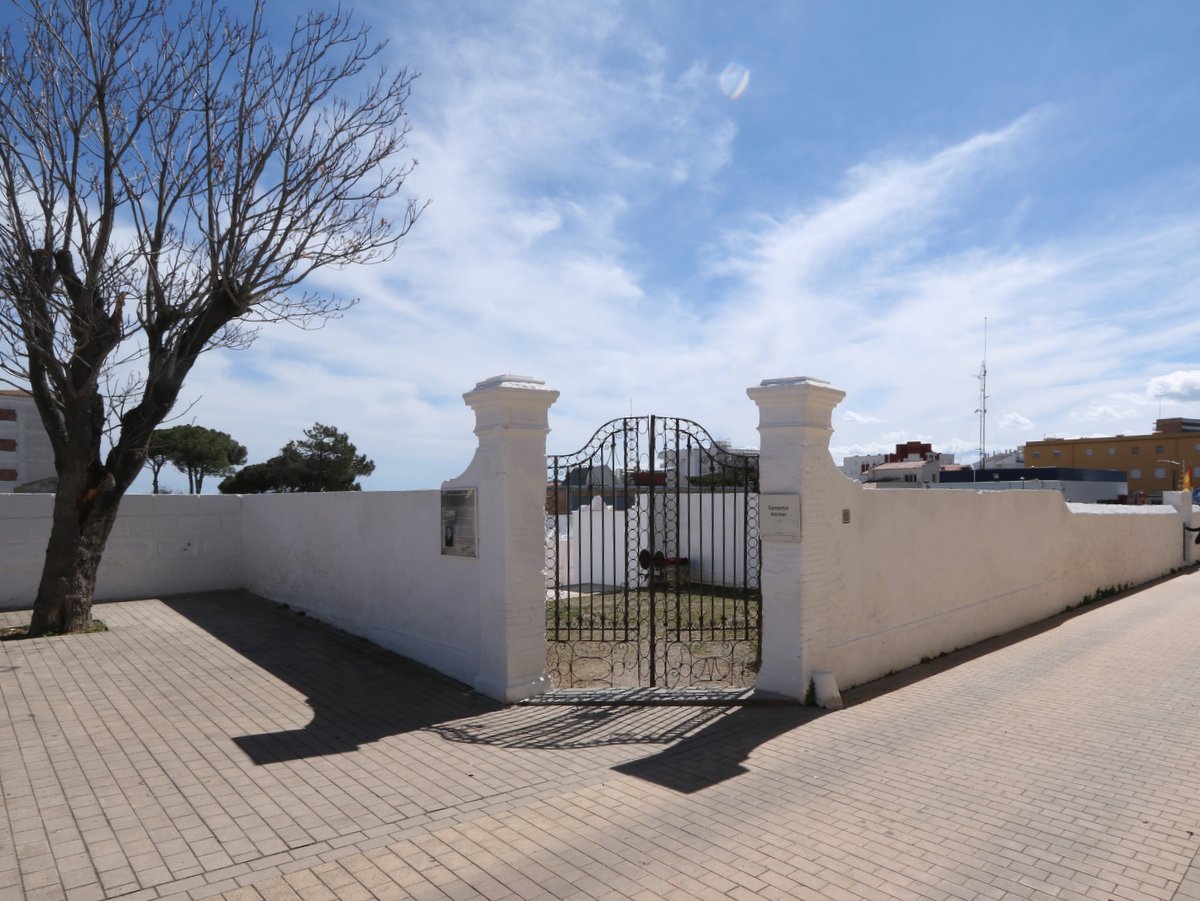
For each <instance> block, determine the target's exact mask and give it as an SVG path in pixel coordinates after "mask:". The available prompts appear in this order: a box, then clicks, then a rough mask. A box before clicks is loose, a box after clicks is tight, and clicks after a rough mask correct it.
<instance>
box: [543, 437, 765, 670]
mask: <svg viewBox="0 0 1200 901" xmlns="http://www.w3.org/2000/svg"><path fill="white" fill-rule="evenodd" d="M547 464H548V472H547V499H546V509H547V544H546V564H547V566H546V637H547V641H548V658H547V663H548V668H549V671H550V674H551V676H552V677H553V679H554V681H555V684H556V685H557V686H558V687H560V688H598V687H611V688H632V687H640V686H646V687H654V688H697V687H704V688H726V687H728V688H742V687H748V686H751V685H753V684H754V682H755V679H756V677H757V673H758V667H759V662H760V660H761V628H762V627H761V619H762V592H761V590H760V587H759V570H760V565H761V555H760V549H759V534H758V456H757V455H756V454H753V453H743V452H737V451H734V450H732V449H731V448H729V447H728V446H727V445H725V444H722V443H719V442H716V441H714V440H713V439H712V437H711V436H710V435H709V434H708V433H707V432H706V431H705V430H704V429H703V428H701V427H700V426H699V425H697V424H696V423H694V422H691V421H690V420H687V419H679V418H677V417H669V416H639V417H633V416H631V417H626V418H622V419H614V420H612V421H611V422H609V423H606V424H605V425H604V426H602V427H601V428H600V429H599V430H598V431H597V432H596V434H595V435H593V436H592V438H591V440H590V441H589V442H588V443H587V444H586V445H585V446H584V447H583V448H581V449H580V450H579V451H577V452H575V453H573V454H560V455H555V456H550V457H549V458H548V460H547Z"/></svg>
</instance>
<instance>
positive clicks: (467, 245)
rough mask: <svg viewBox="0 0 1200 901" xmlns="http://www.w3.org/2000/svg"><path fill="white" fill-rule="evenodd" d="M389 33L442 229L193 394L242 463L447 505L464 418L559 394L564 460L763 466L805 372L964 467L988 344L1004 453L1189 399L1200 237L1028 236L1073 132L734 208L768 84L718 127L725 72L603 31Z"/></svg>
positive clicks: (977, 136) (436, 22) (489, 15)
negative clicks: (347, 474)
mask: <svg viewBox="0 0 1200 901" xmlns="http://www.w3.org/2000/svg"><path fill="white" fill-rule="evenodd" d="M379 14H380V16H381V22H382V21H386V19H385V18H383V17H385V16H386V15H390V14H391V13H390V11H389V12H384V11H382V7H381V11H380V13H379ZM397 15H398V16H401V17H402V18H401V19H399V20H397V22H396V24H395V25H394V28H395V30H396V32H397V34H403V40H401V41H400V42H398V44H397V46H398V48H399V50H400V51H401V52H403V53H410V54H412V57H413V58H412V60H411V61H412V62H413V64H414V66H415V67H416V68H418V69H421V70H422V71H423V75H422V77H421V79H420V80H419V81H418V82H417V85H416V94H415V95H414V105H413V125H414V131H413V147H412V154H413V155H414V156H416V157H417V158H419V159H420V160H421V165H420V167H419V168H418V170H417V174H416V176H414V178H413V179H412V181H411V182H410V187H411V188H412V190H413V192H414V193H415V194H417V195H419V196H422V197H428V198H431V199H432V201H433V202H432V205H431V206H430V207H429V209H428V211H427V212H426V214H425V215H424V216H423V217H422V219H421V221H420V222H419V223H418V225H417V227H416V228H415V229H414V231H413V232H412V234H411V235H410V236H409V238H408V239H407V240H406V242H405V244H404V246H403V247H402V248H401V249H400V252H399V254H398V255H397V257H396V259H395V260H394V261H393V262H391V263H389V264H387V265H385V266H377V267H372V268H358V269H351V270H347V271H346V272H343V273H339V274H338V275H337V276H336V279H334V278H330V279H327V280H326V281H324V282H322V283H321V287H323V288H326V289H329V290H336V291H338V292H339V293H342V294H348V295H355V296H360V297H362V298H363V303H362V304H361V305H360V306H358V307H357V308H355V309H354V310H352V311H351V312H350V313H349V314H348V315H347V316H346V317H345V318H343V319H341V320H339V321H336V322H334V323H331V324H329V326H328V327H327V328H326V329H325V330H323V331H321V332H318V333H315V334H313V333H301V332H297V331H294V330H289V329H286V328H276V329H271V330H268V331H267V332H265V333H264V335H263V337H262V338H261V339H260V342H259V344H258V345H256V347H255V348H254V349H253V350H252V351H251V352H250V353H249V354H222V355H219V356H216V355H214V356H213V357H212V358H210V359H209V360H206V361H204V363H202V364H201V366H200V367H198V369H197V371H196V373H195V378H194V379H193V380H192V381H191V382H189V390H191V391H192V392H193V393H194V394H199V395H203V396H204V400H203V401H202V402H201V403H200V404H198V405H197V408H196V410H195V416H196V418H197V421H200V422H203V423H204V424H206V425H211V426H213V427H215V428H222V429H225V430H226V431H230V432H231V433H232V434H234V435H235V437H238V438H239V440H241V441H242V442H243V443H246V444H247V445H249V446H250V448H251V457H252V458H258V457H262V456H266V455H268V454H270V453H273V452H274V451H275V450H276V449H278V447H279V446H280V445H281V444H283V443H284V442H285V441H286V440H287V439H288V438H291V437H296V436H297V435H298V434H299V431H300V429H301V428H303V427H304V426H306V425H308V424H311V422H312V421H313V420H315V419H320V420H322V421H327V422H331V423H333V424H335V425H337V426H339V427H340V428H343V429H344V430H346V431H348V432H349V433H350V435H351V438H352V439H354V440H355V441H356V442H357V443H358V444H359V446H360V449H361V450H363V451H365V452H366V453H368V454H369V455H371V456H373V457H374V458H375V459H376V461H377V462H378V463H379V464H380V466H379V469H378V470H377V475H376V476H375V477H373V479H372V480H371V481H372V482H373V483H374V487H388V486H404V487H410V486H429V485H435V484H437V483H438V482H439V481H440V480H441V479H443V478H447V477H450V476H453V475H455V474H457V472H458V470H459V469H461V468H462V466H465V465H466V463H467V461H468V460H469V458H470V452H471V449H472V448H473V445H474V437H473V435H472V434H471V427H472V422H471V414H470V411H468V410H467V409H466V408H465V407H464V406H463V404H462V401H461V397H460V395H461V394H462V392H464V391H466V390H468V389H469V388H470V387H471V386H472V384H473V383H474V382H475V381H477V380H478V379H482V378H485V377H487V376H490V375H494V374H497V373H501V372H516V373H519V374H526V375H531V376H535V377H540V378H544V379H546V381H547V382H548V383H549V384H550V385H551V386H552V387H554V388H557V389H559V390H560V391H561V392H562V399H561V400H560V401H559V403H558V405H557V406H556V408H555V409H554V410H553V411H552V426H553V429H554V431H553V433H552V435H551V446H552V448H553V449H556V450H560V451H565V450H570V449H573V448H574V447H577V446H579V445H581V444H582V443H583V442H584V440H585V439H586V438H587V437H588V436H589V435H590V434H591V432H592V431H593V430H594V429H595V428H596V427H597V426H598V425H599V424H600V423H601V422H603V421H604V420H605V419H608V418H612V417H615V416H619V415H626V414H628V413H629V412H630V410H631V409H632V410H633V411H634V412H639V413H640V412H650V411H652V410H653V411H656V412H661V413H667V414H677V415H684V416H688V417H691V418H694V419H697V420H698V421H700V422H702V423H704V424H705V425H706V426H708V427H709V428H710V430H711V431H713V432H714V433H715V434H716V436H717V437H720V438H729V439H731V440H733V441H735V442H736V443H738V444H743V445H746V444H754V443H755V442H756V440H757V436H756V434H755V426H756V424H757V422H756V414H755V411H754V408H753V404H751V403H750V402H749V401H748V399H747V398H746V397H745V393H744V389H745V387H746V386H749V385H752V384H757V383H758V382H759V381H760V380H761V379H763V378H766V377H776V376H787V375H800V374H806V375H813V376H817V377H821V378H825V379H828V380H830V381H831V382H832V383H833V384H834V385H836V386H837V387H839V388H842V389H844V390H846V391H847V392H848V397H847V401H846V405H847V406H846V409H845V411H844V412H843V413H841V414H840V415H839V416H838V419H837V427H838V431H837V433H836V434H835V436H834V442H833V443H834V445H835V447H836V448H837V449H838V450H839V451H840V452H845V453H854V452H857V453H870V452H880V451H890V450H891V449H892V447H891V445H892V444H894V443H895V442H896V441H902V440H909V439H918V438H921V437H922V436H924V438H925V440H930V441H932V442H933V443H934V444H935V446H936V447H937V448H938V449H939V450H944V451H948V452H953V453H956V454H959V455H960V458H961V457H962V456H967V455H969V454H970V453H971V452H972V451H973V450H977V445H978V443H979V442H978V416H977V414H976V412H975V411H976V410H977V409H978V408H979V406H980V397H979V392H980V387H981V385H980V383H979V381H977V379H976V376H977V375H978V374H979V371H980V364H981V362H982V360H983V355H984V334H983V324H984V318H985V317H987V320H988V338H987V366H988V381H987V392H988V395H989V398H990V399H989V401H988V406H989V409H990V410H992V411H1000V410H1003V411H1014V410H1020V411H1021V412H1020V413H1015V412H1006V413H1001V414H998V415H997V414H996V413H993V414H992V417H991V419H990V420H989V424H988V443H989V444H990V445H992V446H994V447H1000V446H1015V445H1016V444H1019V443H1021V442H1023V441H1024V440H1025V439H1026V438H1027V437H1028V434H1029V433H1030V432H1031V430H1035V429H1042V428H1048V429H1057V430H1063V429H1067V428H1070V429H1073V430H1075V431H1080V432H1082V431H1086V430H1088V429H1101V430H1102V429H1106V428H1116V427H1125V426H1124V424H1125V423H1126V422H1131V421H1141V420H1142V419H1144V418H1146V414H1147V412H1148V411H1149V410H1150V409H1151V408H1152V406H1153V405H1154V404H1155V403H1157V402H1160V400H1161V399H1163V398H1166V399H1169V400H1175V401H1178V402H1179V403H1187V402H1194V401H1195V400H1196V399H1200V374H1198V373H1197V372H1196V371H1194V370H1190V369H1187V368H1186V367H1187V365H1188V363H1189V359H1190V357H1189V355H1190V354H1191V348H1192V347H1194V346H1195V340H1196V338H1197V337H1200V335H1198V332H1200V319H1197V318H1196V317H1194V316H1192V315H1191V313H1190V311H1191V310H1193V309H1194V308H1195V301H1196V294H1197V287H1196V286H1197V285H1200V213H1191V214H1189V213H1188V212H1187V210H1186V209H1184V210H1182V211H1181V210H1180V209H1179V208H1176V209H1174V210H1173V211H1172V213H1171V215H1170V216H1167V215H1162V216H1155V215H1154V212H1153V210H1152V209H1151V210H1145V209H1143V210H1142V211H1141V212H1140V214H1139V215H1138V217H1137V218H1136V221H1134V220H1132V219H1130V218H1128V217H1125V216H1122V215H1121V213H1122V211H1123V210H1125V209H1127V206H1128V205H1127V204H1126V202H1125V201H1126V198H1122V197H1114V198H1113V199H1112V203H1113V204H1114V207H1113V209H1112V210H1111V215H1108V216H1098V217H1097V218H1096V219H1095V220H1094V221H1089V223H1088V224H1087V225H1086V226H1080V227H1076V228H1072V229H1066V230H1058V231H1056V232H1054V233H1053V236H1050V237H1048V236H1047V235H1046V234H1038V233H1035V232H1033V231H1030V230H1027V229H1026V228H1025V223H1026V222H1027V220H1029V219H1030V218H1031V217H1033V216H1034V215H1035V214H1036V212H1037V210H1038V209H1039V200H1040V198H1039V197H1038V194H1037V179H1036V178H1034V177H1033V176H1032V174H1031V173H1036V170H1037V169H1038V166H1039V165H1040V160H1041V159H1042V157H1043V155H1044V151H1045V150H1046V148H1047V146H1049V145H1051V144H1052V143H1053V142H1054V141H1055V140H1056V132H1055V129H1056V128H1057V127H1058V122H1059V114H1060V112H1061V108H1060V107H1053V106H1036V107H1034V108H1032V109H1030V110H1029V111H1028V112H1026V113H1024V114H1022V115H1019V116H1017V117H1015V118H1012V119H1011V120H1009V121H1005V120H1003V119H1001V120H998V121H995V122H993V123H991V124H990V126H989V127H988V128H986V129H983V130H978V131H975V132H967V133H962V134H959V135H958V136H957V137H955V138H946V137H942V138H940V139H935V138H933V137H930V136H928V135H920V134H918V135H910V136H904V137H905V140H904V141H903V142H902V143H898V142H888V143H885V144H883V145H881V146H880V147H878V148H876V149H875V150H873V151H871V152H869V153H868V154H866V155H865V156H866V158H865V159H864V158H861V155H860V158H857V159H853V160H849V161H847V162H846V164H845V165H844V166H843V170H842V176H841V177H840V178H838V179H834V180H832V181H831V182H830V183H829V184H828V185H827V186H826V187H824V188H820V189H818V190H816V191H815V192H814V191H813V190H812V189H811V187H810V188H806V189H801V188H799V187H797V186H795V185H794V184H793V183H792V181H791V180H790V179H789V178H788V177H787V175H786V173H785V172H782V171H775V172H772V173H769V175H768V177H769V178H772V179H774V182H773V185H772V187H773V188H774V190H773V191H772V192H768V193H769V196H770V198H771V199H770V201H769V202H767V203H761V202H760V203H756V204H755V205H753V206H751V205H749V204H746V203H743V202H741V201H740V200H739V198H738V197H737V196H735V195H734V194H733V193H732V192H730V193H727V182H728V180H729V179H730V178H731V173H733V172H734V171H735V170H739V166H740V165H742V162H741V160H740V159H739V155H738V154H739V143H738V142H739V135H740V128H741V124H740V120H739V119H738V116H739V115H741V113H740V111H742V110H747V109H750V107H749V106H748V104H750V103H751V102H752V101H753V100H754V97H755V94H756V91H757V90H758V87H759V85H760V84H765V83H766V82H765V81H763V82H760V81H759V80H758V74H757V70H756V76H755V78H756V80H755V85H754V87H752V88H751V89H750V90H749V91H748V92H747V93H746V94H745V95H744V96H743V97H742V98H741V99H740V100H739V102H738V103H737V104H732V103H730V102H729V100H728V98H727V97H725V96H724V95H723V94H722V93H721V89H720V84H719V81H718V77H719V74H720V72H721V70H722V68H723V67H724V65H725V63H726V62H727V61H728V60H727V59H724V58H714V59H704V58H692V57H689V56H685V55H682V54H681V53H680V52H679V50H678V49H677V48H676V47H674V46H672V45H671V44H670V43H669V42H668V41H667V40H666V36H665V35H664V34H663V33H661V32H656V31H655V30H654V28H653V27H651V25H649V24H647V23H646V22H645V21H642V20H639V18H638V17H637V16H636V15H633V14H631V8H629V7H626V6H624V5H622V4H619V3H597V4H578V5H574V4H573V5H569V6H564V5H560V4H555V3H521V4H513V5H510V4H505V5H503V6H493V5H489V4H472V5H469V6H460V5H458V4H432V3H430V4H421V3H416V4H414V5H413V6H412V7H411V8H410V7H408V5H406V7H405V8H404V9H403V10H401V11H400V12H399V13H397ZM915 141H921V142H923V144H922V148H921V149H917V150H914V149H913V147H914V142H915ZM897 146H902V147H903V149H902V150H896V149H895V148H896V147H897ZM714 212H717V213H719V215H714ZM1172 370H1174V371H1172ZM1164 372H1167V373H1170V375H1162V373H1164ZM1148 383H1149V384H1150V385H1152V386H1155V385H1157V386H1158V387H1159V388H1163V389H1164V390H1151V388H1149V387H1147V388H1146V389H1145V391H1143V390H1142V388H1143V386H1146V385H1147V384H1148ZM1164 412H1166V411H1164ZM881 423H886V424H887V427H888V434H886V435H884V434H882V430H881V426H880V424H881ZM1035 423H1036V424H1037V425H1036V427H1035V425H1034V424H1035ZM889 442H891V444H889ZM369 484H370V483H369Z"/></svg>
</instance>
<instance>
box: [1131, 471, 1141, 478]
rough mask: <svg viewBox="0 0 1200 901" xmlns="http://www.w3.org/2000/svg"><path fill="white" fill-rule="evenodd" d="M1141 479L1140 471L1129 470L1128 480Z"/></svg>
mask: <svg viewBox="0 0 1200 901" xmlns="http://www.w3.org/2000/svg"><path fill="white" fill-rule="evenodd" d="M1141 477H1142V471H1141V470H1140V469H1131V470H1129V478H1131V479H1140V478H1141Z"/></svg>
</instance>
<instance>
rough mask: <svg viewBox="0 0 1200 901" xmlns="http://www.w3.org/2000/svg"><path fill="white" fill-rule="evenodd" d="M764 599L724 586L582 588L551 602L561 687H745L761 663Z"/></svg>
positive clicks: (551, 660)
mask: <svg viewBox="0 0 1200 901" xmlns="http://www.w3.org/2000/svg"><path fill="white" fill-rule="evenodd" d="M760 617H761V600H760V599H759V598H758V597H757V596H756V595H754V596H750V595H747V593H745V592H736V591H733V590H730V589H726V588H723V587H721V586H694V585H693V586H688V587H687V588H671V589H666V588H664V589H663V590H662V591H661V592H660V591H658V590H656V591H655V595H654V598H653V599H652V598H651V595H650V591H649V590H648V589H645V588H642V589H636V590H631V591H629V592H628V593H626V592H625V591H624V590H621V591H611V590H610V591H604V590H603V589H601V588H599V587H596V588H595V589H593V588H592V587H590V586H576V588H575V590H572V591H561V592H560V596H559V599H558V600H557V601H555V599H554V598H553V597H550V598H548V599H547V602H546V637H547V640H548V643H549V651H548V657H547V664H548V668H549V670H550V673H551V675H552V676H553V677H554V679H555V683H556V684H557V685H558V686H559V687H561V688H596V687H613V688H628V687H636V686H640V685H648V684H651V680H650V678H649V673H650V670H651V668H653V671H654V674H655V678H654V679H653V684H655V685H659V686H661V687H666V688H688V687H693V688H694V687H705V688H715V687H719V688H743V687H749V686H752V685H753V684H754V682H755V680H756V678H757V673H758V666H759V661H760V642H759V636H760V632H761V630H760Z"/></svg>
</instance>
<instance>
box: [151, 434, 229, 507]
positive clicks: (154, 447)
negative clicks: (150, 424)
mask: <svg viewBox="0 0 1200 901" xmlns="http://www.w3.org/2000/svg"><path fill="white" fill-rule="evenodd" d="M245 462H246V448H245V447H243V446H242V445H241V444H238V442H236V441H234V440H233V438H231V437H230V436H229V435H228V434H226V433H225V432H218V431H216V430H215V429H207V428H205V427H204V426H199V425H177V426H173V427H172V428H169V429H155V430H154V431H153V432H152V433H151V435H150V452H149V455H148V456H147V458H146V465H147V466H149V467H150V468H151V470H153V472H154V493H155V494H158V493H159V487H158V474H159V471H160V470H161V469H162V467H163V466H164V465H165V464H166V463H170V464H171V465H173V466H174V467H175V468H176V469H178V470H179V471H180V472H182V473H186V474H187V477H188V493H189V494H199V493H200V491H201V489H202V488H203V486H204V477H205V476H216V475H220V476H227V475H230V474H231V473H232V472H233V470H234V467H237V466H240V465H241V464H243V463H245Z"/></svg>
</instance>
